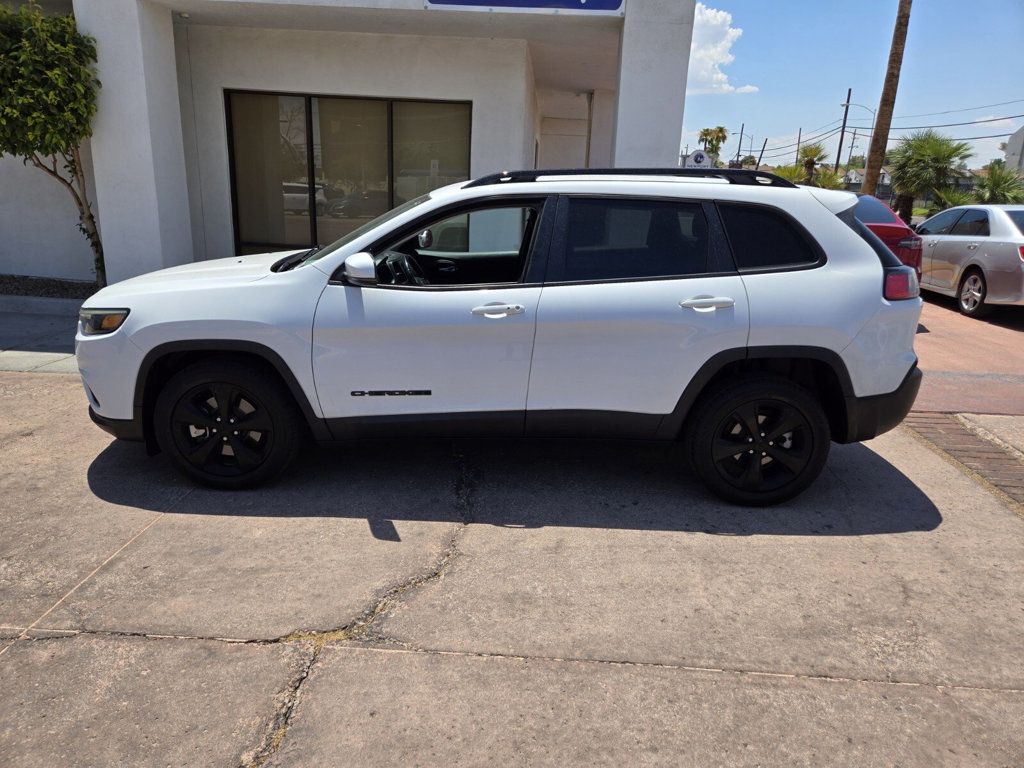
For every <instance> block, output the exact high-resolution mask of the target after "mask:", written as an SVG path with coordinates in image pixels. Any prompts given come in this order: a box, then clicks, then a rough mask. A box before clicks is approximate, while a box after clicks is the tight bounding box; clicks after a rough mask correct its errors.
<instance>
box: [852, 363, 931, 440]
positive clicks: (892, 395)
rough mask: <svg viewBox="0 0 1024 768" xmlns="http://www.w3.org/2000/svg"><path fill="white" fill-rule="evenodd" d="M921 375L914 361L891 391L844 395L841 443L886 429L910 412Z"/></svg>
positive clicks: (867, 438)
mask: <svg viewBox="0 0 1024 768" xmlns="http://www.w3.org/2000/svg"><path fill="white" fill-rule="evenodd" d="M922 378H923V375H922V373H921V369H920V368H918V367H917V365H916V364H915V365H914V367H913V368H911V369H910V371H909V372H908V373H907V375H906V376H905V377H904V379H903V383H902V384H900V385H899V387H897V388H896V389H895V390H894V391H892V392H889V393H887V394H884V395H873V396H871V397H847V398H846V435H845V437H844V439H843V440H837V442H842V443H857V442H860V441H861V440H870V439H871V438H873V437H877V436H878V435H880V434H882V433H883V432H888V431H889V430H890V429H892V428H893V427H895V426H896V425H897V424H899V423H900V422H901V421H903V419H904V417H905V416H906V415H907V414H908V413H910V409H911V407H912V406H913V405H914V400H916V399H917V392H918V390H919V389H920V388H921V379H922Z"/></svg>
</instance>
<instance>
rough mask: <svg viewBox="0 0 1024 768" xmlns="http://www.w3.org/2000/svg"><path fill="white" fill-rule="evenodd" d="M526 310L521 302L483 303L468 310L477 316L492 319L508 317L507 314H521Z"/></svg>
mask: <svg viewBox="0 0 1024 768" xmlns="http://www.w3.org/2000/svg"><path fill="white" fill-rule="evenodd" d="M525 311H526V307H524V306H523V305H522V304H502V303H500V302H496V303H494V304H484V305H483V306H482V307H473V308H472V309H471V310H470V312H472V313H473V314H474V315H477V316H479V317H489V318H491V319H492V320H497V319H498V318H502V317H508V316H509V315H521V314H523V312H525Z"/></svg>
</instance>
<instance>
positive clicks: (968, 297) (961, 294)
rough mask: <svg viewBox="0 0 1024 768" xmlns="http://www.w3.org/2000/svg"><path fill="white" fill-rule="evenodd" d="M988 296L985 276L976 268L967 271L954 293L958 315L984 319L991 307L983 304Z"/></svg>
mask: <svg viewBox="0 0 1024 768" xmlns="http://www.w3.org/2000/svg"><path fill="white" fill-rule="evenodd" d="M987 296H988V284H987V283H986V282H985V274H984V273H983V272H982V271H981V270H980V269H977V268H974V269H969V270H967V271H966V272H965V273H964V276H963V277H962V278H961V279H960V285H959V287H958V288H957V291H956V306H957V308H958V309H959V310H960V314H962V315H967V317H985V315H987V314H989V312H991V311H992V307H991V306H990V305H988V304H986V303H985V299H986V297H987Z"/></svg>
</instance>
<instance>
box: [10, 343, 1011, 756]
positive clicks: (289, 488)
mask: <svg viewBox="0 0 1024 768" xmlns="http://www.w3.org/2000/svg"><path fill="white" fill-rule="evenodd" d="M933 325H934V323H933ZM0 413H2V414H3V418H2V419H0V450H2V454H0V456H2V458H0V638H4V639H0V691H2V692H3V693H2V694H0V755H2V756H3V758H2V759H0V762H2V763H4V764H10V765H19V766H23V765H24V766H51V765H54V764H68V765H97V766H99V765H127V764H130V765H154V766H157V765H159V766H164V765H225V766H236V765H278V766H307V765H339V766H341V765H345V766H348V765H357V766H373V765H424V766H432V765H494V764H505V765H567V764H578V765H590V764H605V765H681V764H686V765H712V764H713V765H765V764H775V765H809V766H811V765H813V766H819V765H822V764H855V765H879V766H882V765H896V764H898V765H902V766H918V765H919V766H934V765H937V764H956V765H986V766H991V765H997V766H1016V765H1020V764H1021V763H1022V761H1024V734H1022V732H1021V729H1020V723H1021V722H1024V667H1022V665H1021V649H1022V647H1024V646H1022V642H1021V638H1022V637H1024V519H1022V517H1021V508H1020V505H1018V504H1015V503H1014V502H1013V501H1012V500H1010V499H1009V498H1007V497H1006V496H1005V495H1004V494H1002V493H1000V492H999V491H997V490H996V489H994V488H993V487H992V486H990V485H989V484H988V483H986V482H985V481H984V480H982V479H979V477H978V476H976V475H975V474H974V473H973V472H971V471H968V470H967V469H966V468H965V467H964V466H963V465H962V464H960V463H958V462H956V461H954V460H953V459H952V458H950V456H949V455H947V454H946V453H944V452H943V451H941V450H939V448H937V447H936V446H935V445H934V444H931V443H929V442H927V441H926V440H924V439H923V438H922V437H921V434H919V433H918V432H914V431H912V430H910V429H907V428H900V429H898V430H896V431H894V432H892V433H890V434H888V435H885V436H883V437H881V438H879V439H877V440H875V441H872V442H870V443H868V444H865V445H854V446H834V450H833V453H832V456H831V458H830V460H829V464H828V467H827V469H826V472H825V474H824V476H823V477H822V478H821V480H820V481H819V482H818V483H817V484H816V485H815V486H814V487H813V488H812V489H811V490H810V491H809V492H808V493H806V494H805V495H804V496H802V497H801V498H800V499H798V500H796V501H795V502H792V503H791V504H788V505H785V506H782V507H778V508H774V509H770V510H745V509H738V508H734V507H729V506H726V505H724V504H721V503H720V502H718V501H717V500H716V499H714V498H712V497H710V496H709V495H708V494H707V493H706V492H705V491H703V489H702V488H701V487H700V486H699V485H697V484H696V482H695V481H694V480H693V479H692V478H690V477H689V476H688V475H687V474H686V473H685V472H683V471H681V469H680V462H679V460H678V457H677V456H676V455H674V452H673V451H672V450H668V449H664V448H659V447H650V446H638V445H635V444H628V443H610V442H571V441H566V442H522V443H505V442H455V443H453V442H419V443H385V442H380V443H368V444H363V445H357V446H350V447H346V448H339V449H330V450H311V451H309V452H308V453H307V454H306V455H305V456H304V457H303V459H302V461H301V462H300V463H299V466H297V467H296V468H295V470H294V471H293V472H292V473H290V475H289V476H288V477H287V478H286V479H285V480H284V481H283V482H281V483H279V484H278V485H275V486H273V487H270V488H266V489H261V490H258V491H251V492H243V493H218V492H213V491H208V490H203V489H199V488H196V487H193V486H191V485H189V484H187V483H185V482H184V481H182V480H180V479H179V478H178V477H177V476H176V475H175V474H174V473H173V472H172V471H171V470H170V469H169V467H168V466H167V463H166V462H165V461H164V460H162V459H161V458H156V459H150V458H147V457H146V456H145V455H144V452H143V450H142V449H141V448H140V447H139V446H134V445H123V444H118V443H114V442H111V441H110V440H109V438H108V437H107V436H106V435H105V434H104V433H102V432H101V431H99V430H98V429H96V428H95V427H94V426H93V425H92V424H91V423H90V422H89V421H88V418H87V416H86V414H85V403H84V397H83V396H82V394H81V392H80V384H79V382H78V380H77V377H75V376H72V375H67V374H60V373H0Z"/></svg>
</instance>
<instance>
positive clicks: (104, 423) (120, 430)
mask: <svg viewBox="0 0 1024 768" xmlns="http://www.w3.org/2000/svg"><path fill="white" fill-rule="evenodd" d="M89 418H90V419H92V421H93V424H95V425H96V426H98V427H99V428H100V429H102V430H103V431H104V432H108V433H109V434H111V435H113V436H114V437H116V438H117V439H118V440H131V441H133V442H143V441H144V440H145V439H146V438H145V436H144V434H143V431H142V420H141V419H110V418H107V417H106V416H100V415H99V414H98V413H96V411H94V410H93V408H92V406H91V405H90V406H89Z"/></svg>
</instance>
